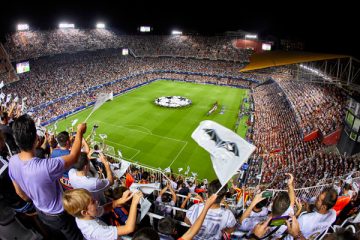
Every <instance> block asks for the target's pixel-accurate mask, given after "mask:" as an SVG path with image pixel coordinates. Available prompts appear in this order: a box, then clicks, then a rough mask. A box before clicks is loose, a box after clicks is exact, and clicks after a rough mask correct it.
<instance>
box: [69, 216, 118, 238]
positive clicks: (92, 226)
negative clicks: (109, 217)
mask: <svg viewBox="0 0 360 240" xmlns="http://www.w3.org/2000/svg"><path fill="white" fill-rule="evenodd" d="M75 221H76V224H77V226H78V228H79V229H80V231H81V233H82V234H83V235H84V238H85V239H86V240H97V239H99V240H114V239H120V238H119V237H118V235H117V228H116V227H115V226H108V225H106V223H104V222H103V221H101V220H100V219H98V218H96V219H94V220H83V219H80V218H75Z"/></svg>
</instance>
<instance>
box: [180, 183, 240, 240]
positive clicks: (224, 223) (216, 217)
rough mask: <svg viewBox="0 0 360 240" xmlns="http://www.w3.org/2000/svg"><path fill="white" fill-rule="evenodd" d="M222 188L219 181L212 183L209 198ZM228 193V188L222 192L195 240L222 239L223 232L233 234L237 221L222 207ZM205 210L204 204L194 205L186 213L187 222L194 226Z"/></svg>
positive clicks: (209, 188) (224, 188)
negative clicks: (221, 204) (221, 203)
mask: <svg viewBox="0 0 360 240" xmlns="http://www.w3.org/2000/svg"><path fill="white" fill-rule="evenodd" d="M220 188H221V183H220V181H219V180H214V181H212V182H211V183H210V184H209V187H208V196H209V197H211V196H212V195H213V194H215V193H216V192H217V191H218V190H219V189H220ZM226 192H227V187H226V186H225V187H223V188H222V189H221V190H220V192H219V194H218V197H217V198H216V201H215V203H214V204H212V205H211V207H210V209H209V211H208V214H207V215H206V218H205V220H204V223H203V224H202V226H201V229H200V231H199V233H198V234H196V235H195V236H194V239H221V237H222V233H223V232H224V233H227V234H231V233H232V232H233V231H234V229H235V224H236V220H235V217H234V215H233V213H232V212H231V211H230V210H228V209H222V208H221V207H220V202H221V201H222V199H223V198H224V196H225V194H226ZM203 208H204V204H203V203H201V204H195V205H193V206H192V207H191V208H190V209H189V210H188V211H187V213H186V218H185V222H186V223H187V224H189V225H192V224H194V223H195V221H196V219H197V218H198V217H199V214H200V212H201V210H202V209H203Z"/></svg>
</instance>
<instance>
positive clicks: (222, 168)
mask: <svg viewBox="0 0 360 240" xmlns="http://www.w3.org/2000/svg"><path fill="white" fill-rule="evenodd" d="M191 137H192V138H193V139H194V140H195V141H196V142H197V143H198V144H199V145H200V146H201V147H202V148H204V149H205V150H206V151H208V152H209V153H210V158H211V161H212V165H213V168H214V170H215V173H216V175H217V177H218V178H219V181H220V182H221V184H222V185H225V184H226V183H227V182H228V181H229V180H230V178H231V177H232V176H233V175H234V174H235V173H236V172H237V170H238V169H239V168H240V167H241V166H242V165H243V164H244V162H246V161H247V160H248V158H249V157H250V155H251V154H252V153H253V152H254V151H255V146H254V145H252V144H250V143H248V142H247V141H245V140H244V139H243V138H241V137H240V136H239V135H237V134H236V133H235V132H233V131H231V130H230V129H227V128H225V127H223V126H222V125H220V124H218V123H216V122H213V121H209V120H206V121H202V122H201V123H200V125H199V126H198V127H197V128H196V129H195V131H194V132H193V133H192V135H191Z"/></svg>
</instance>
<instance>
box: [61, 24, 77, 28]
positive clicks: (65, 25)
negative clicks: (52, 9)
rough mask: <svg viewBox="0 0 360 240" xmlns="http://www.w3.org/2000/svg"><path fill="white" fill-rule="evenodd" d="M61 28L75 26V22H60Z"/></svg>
mask: <svg viewBox="0 0 360 240" xmlns="http://www.w3.org/2000/svg"><path fill="white" fill-rule="evenodd" d="M59 28H60V29H66V28H75V24H73V23H60V24H59Z"/></svg>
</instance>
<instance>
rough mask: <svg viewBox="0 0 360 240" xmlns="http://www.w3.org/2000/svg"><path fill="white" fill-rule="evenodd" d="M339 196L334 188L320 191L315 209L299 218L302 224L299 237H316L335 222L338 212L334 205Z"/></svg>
mask: <svg viewBox="0 0 360 240" xmlns="http://www.w3.org/2000/svg"><path fill="white" fill-rule="evenodd" d="M337 196H338V195H337V192H336V190H335V189H333V188H326V189H324V190H323V191H322V192H321V193H320V195H319V196H318V197H317V199H316V202H315V211H314V212H311V213H305V214H303V215H301V216H300V217H299V219H298V222H299V225H300V233H299V234H298V238H300V239H301V238H302V237H303V238H304V239H315V238H317V237H318V236H319V235H320V234H321V233H323V232H324V231H326V229H327V228H329V227H330V226H331V224H333V223H334V222H335V220H336V212H335V210H333V209H332V207H333V206H334V205H335V203H336V200H337ZM288 239H289V238H288Z"/></svg>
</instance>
